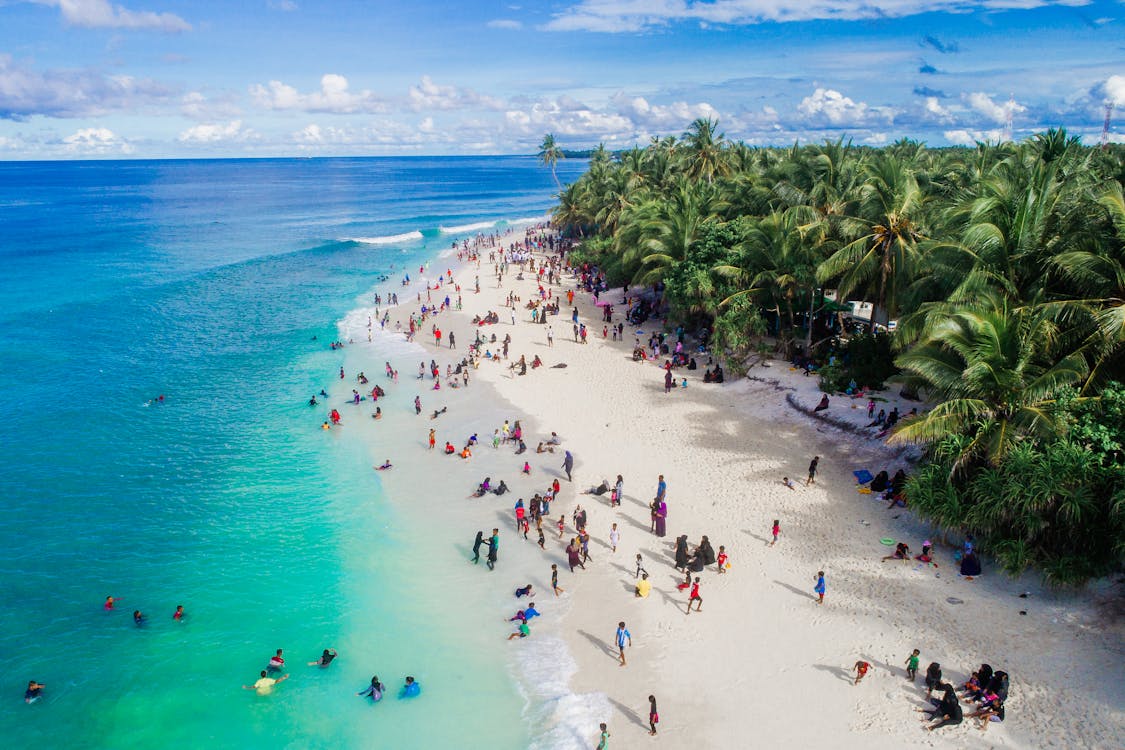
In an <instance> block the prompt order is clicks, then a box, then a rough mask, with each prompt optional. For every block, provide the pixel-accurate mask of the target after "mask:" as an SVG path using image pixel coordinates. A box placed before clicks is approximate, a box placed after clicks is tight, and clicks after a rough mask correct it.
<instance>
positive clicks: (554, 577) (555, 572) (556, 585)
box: [551, 563, 564, 596]
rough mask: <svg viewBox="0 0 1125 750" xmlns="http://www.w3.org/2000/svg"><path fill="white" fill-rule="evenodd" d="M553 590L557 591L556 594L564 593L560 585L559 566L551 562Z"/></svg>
mask: <svg viewBox="0 0 1125 750" xmlns="http://www.w3.org/2000/svg"><path fill="white" fill-rule="evenodd" d="M551 590H553V591H554V592H555V596H558V595H559V594H561V593H563V591H564V589H562V588H561V587H560V586H559V566H558V565H555V564H554V563H551Z"/></svg>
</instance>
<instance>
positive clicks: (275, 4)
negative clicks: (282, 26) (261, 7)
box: [267, 0, 297, 11]
mask: <svg viewBox="0 0 1125 750" xmlns="http://www.w3.org/2000/svg"><path fill="white" fill-rule="evenodd" d="M267 5H269V6H270V8H272V9H273V10H284V11H294V10H297V3H295V2H293V0H270V1H269V2H268V3H267Z"/></svg>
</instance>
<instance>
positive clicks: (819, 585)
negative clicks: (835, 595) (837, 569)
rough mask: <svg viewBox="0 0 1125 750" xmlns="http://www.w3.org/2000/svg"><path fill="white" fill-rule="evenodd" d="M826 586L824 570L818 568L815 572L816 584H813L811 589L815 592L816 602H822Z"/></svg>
mask: <svg viewBox="0 0 1125 750" xmlns="http://www.w3.org/2000/svg"><path fill="white" fill-rule="evenodd" d="M827 589H828V587H827V586H826V585H825V584H824V571H823V570H818V571H817V572H816V585H815V586H813V591H814V592H815V593H816V594H817V597H818V598H817V600H816V603H817V604H824V594H825V592H826V591H827Z"/></svg>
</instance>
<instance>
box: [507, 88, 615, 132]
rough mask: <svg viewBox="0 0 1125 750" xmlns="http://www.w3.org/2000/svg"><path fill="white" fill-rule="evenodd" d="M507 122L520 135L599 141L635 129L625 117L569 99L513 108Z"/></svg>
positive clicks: (563, 98)
mask: <svg viewBox="0 0 1125 750" xmlns="http://www.w3.org/2000/svg"><path fill="white" fill-rule="evenodd" d="M504 120H505V122H506V123H507V124H508V126H509V127H510V128H511V129H513V130H515V131H516V132H517V133H524V134H528V135H530V134H533V133H534V134H541V133H544V132H551V133H555V134H556V135H562V136H580V137H582V136H584V137H587V138H593V139H595V140H615V139H616V138H617V137H618V136H620V135H622V134H625V133H629V132H631V131H632V130H633V122H632V120H630V119H629V118H628V117H625V116H624V115H620V114H616V113H609V112H597V111H594V110H593V109H590V108H589V107H587V106H586V105H584V104H582V103H581V102H578V101H577V100H574V99H571V98H569V97H559V98H558V99H555V100H554V101H545V102H536V103H535V104H533V105H532V106H531V107H530V108H528V109H512V110H508V111H507V112H505V113H504Z"/></svg>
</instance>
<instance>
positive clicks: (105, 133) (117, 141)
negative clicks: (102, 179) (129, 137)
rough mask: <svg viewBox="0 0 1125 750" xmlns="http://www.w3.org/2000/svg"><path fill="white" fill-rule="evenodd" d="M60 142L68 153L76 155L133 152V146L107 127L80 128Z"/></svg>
mask: <svg viewBox="0 0 1125 750" xmlns="http://www.w3.org/2000/svg"><path fill="white" fill-rule="evenodd" d="M62 142H63V148H64V149H66V151H67V152H68V153H71V154H74V155H77V156H89V155H104V154H131V153H133V146H132V145H130V144H129V142H128V141H126V140H125V139H124V138H121V137H120V136H118V135H117V134H116V133H114V132H113V131H112V130H109V129H108V128H82V129H81V130H78V131H76V132H74V133H72V134H70V135H68V136H67V137H66V138H63V139H62Z"/></svg>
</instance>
